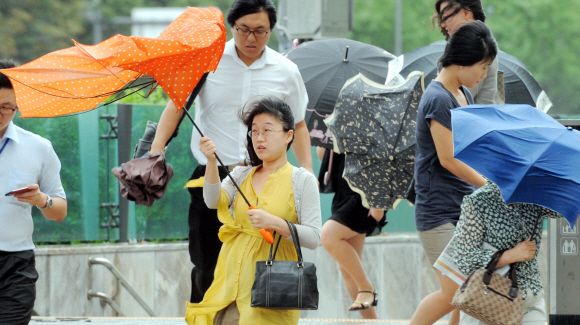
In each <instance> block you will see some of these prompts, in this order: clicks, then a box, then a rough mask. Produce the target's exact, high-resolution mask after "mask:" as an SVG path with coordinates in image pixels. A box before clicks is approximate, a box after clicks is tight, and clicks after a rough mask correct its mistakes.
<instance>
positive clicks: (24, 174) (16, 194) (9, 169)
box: [0, 61, 67, 325]
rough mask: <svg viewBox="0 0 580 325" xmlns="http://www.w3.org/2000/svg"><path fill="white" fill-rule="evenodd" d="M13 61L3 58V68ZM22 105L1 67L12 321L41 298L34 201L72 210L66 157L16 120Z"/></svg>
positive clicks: (4, 241) (5, 261)
mask: <svg viewBox="0 0 580 325" xmlns="http://www.w3.org/2000/svg"><path fill="white" fill-rule="evenodd" d="M12 67H14V64H13V63H12V62H7V61H0V69H7V68H12ZM17 110H18V107H17V106H16V98H15V95H14V89H13V88H12V84H11V83H10V80H9V79H8V77H6V76H5V75H4V74H2V73H0V188H1V189H2V192H0V324H11V325H20V324H28V323H29V321H30V318H31V316H32V308H33V307H34V300H35V299H36V286H35V283H36V280H37V279H38V273H37V272H36V268H35V262H34V244H33V242H32V232H33V230H34V224H33V222H32V213H31V212H32V207H33V206H36V207H37V208H38V209H40V211H41V213H42V215H43V216H44V217H45V218H47V219H49V220H54V221H56V222H61V221H62V220H63V219H64V218H65V217H66V213H67V203H66V196H65V193H64V189H63V188H62V184H61V181H60V161H59V159H58V157H57V156H56V153H55V152H54V149H53V148H52V145H51V144H50V141H48V140H46V139H44V138H42V137H41V136H39V135H36V134H34V133H31V132H28V131H26V130H24V129H22V128H20V127H18V126H16V125H14V123H12V120H13V119H14V117H15V116H16V111H17ZM17 189H20V191H15V190H17Z"/></svg>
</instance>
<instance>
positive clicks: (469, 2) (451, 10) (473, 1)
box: [431, 0, 485, 39]
mask: <svg viewBox="0 0 580 325" xmlns="http://www.w3.org/2000/svg"><path fill="white" fill-rule="evenodd" d="M444 2H447V6H446V7H445V9H443V11H441V4H442V3H444ZM461 9H465V10H469V11H471V13H473V18H474V19H475V20H479V21H481V22H483V23H485V13H484V12H483V6H482V5H481V0H437V1H436V2H435V12H436V14H434V15H433V16H431V22H432V23H433V26H439V27H441V23H442V22H444V21H445V20H446V19H448V18H451V17H452V16H454V15H456V14H457V13H458V12H459V11H460V10H461ZM441 34H443V36H445V38H446V39H447V38H449V34H447V31H446V30H445V28H443V27H441Z"/></svg>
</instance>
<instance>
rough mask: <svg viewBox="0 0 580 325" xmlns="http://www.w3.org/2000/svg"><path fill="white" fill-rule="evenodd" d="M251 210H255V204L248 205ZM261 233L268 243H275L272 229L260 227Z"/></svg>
mask: <svg viewBox="0 0 580 325" xmlns="http://www.w3.org/2000/svg"><path fill="white" fill-rule="evenodd" d="M248 209H249V210H254V209H255V207H254V206H253V205H250V206H249V207H248ZM260 235H262V237H263V238H264V240H265V241H266V242H267V243H268V244H273V243H274V237H273V236H272V233H271V232H270V229H260Z"/></svg>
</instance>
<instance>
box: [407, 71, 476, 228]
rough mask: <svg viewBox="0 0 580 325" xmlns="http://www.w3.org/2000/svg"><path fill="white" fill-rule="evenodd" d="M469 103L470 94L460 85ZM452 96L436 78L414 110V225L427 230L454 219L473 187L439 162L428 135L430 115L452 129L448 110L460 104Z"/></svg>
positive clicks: (431, 139)
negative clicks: (464, 198) (415, 118)
mask: <svg viewBox="0 0 580 325" xmlns="http://www.w3.org/2000/svg"><path fill="white" fill-rule="evenodd" d="M461 90H463V93H464V94H465V98H466V99H467V102H468V103H469V104H473V97H471V93H470V92H469V90H467V88H465V87H463V86H462V87H461ZM459 106H460V105H459V103H458V102H457V100H456V99H455V97H454V96H453V95H452V94H451V93H450V92H449V91H448V90H447V89H445V87H444V86H443V84H442V83H440V82H439V81H435V80H433V81H431V83H430V84H429V86H427V89H425V93H423V96H422V97H421V102H420V103H419V111H418V112H417V128H416V130H415V135H416V138H417V149H416V153H415V192H416V193H417V197H416V199H415V226H416V228H417V230H418V231H426V230H430V229H433V228H435V227H438V226H440V225H443V224H445V223H448V222H453V223H456V222H457V221H458V220H459V215H460V212H461V208H460V207H461V202H462V200H463V197H464V196H465V195H469V194H471V193H472V192H473V191H474V190H475V187H474V186H472V185H470V184H469V183H467V182H465V181H463V180H462V179H460V178H459V177H457V176H455V175H454V174H453V173H451V172H450V171H448V170H447V169H445V168H444V167H443V166H441V163H440V162H439V157H438V156H437V150H436V149H435V142H434V141H433V137H432V136H431V126H430V123H431V119H434V120H435V121H437V122H439V123H440V124H441V125H443V126H444V127H446V128H448V129H449V130H451V110H452V109H454V108H457V107H459Z"/></svg>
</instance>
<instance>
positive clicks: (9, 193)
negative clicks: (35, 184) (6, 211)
mask: <svg viewBox="0 0 580 325" xmlns="http://www.w3.org/2000/svg"><path fill="white" fill-rule="evenodd" d="M28 191H32V190H31V189H29V188H28V187H23V188H19V189H15V190H12V191H10V192H8V193H6V194H4V196H10V195H14V194H21V193H26V192H28Z"/></svg>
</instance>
